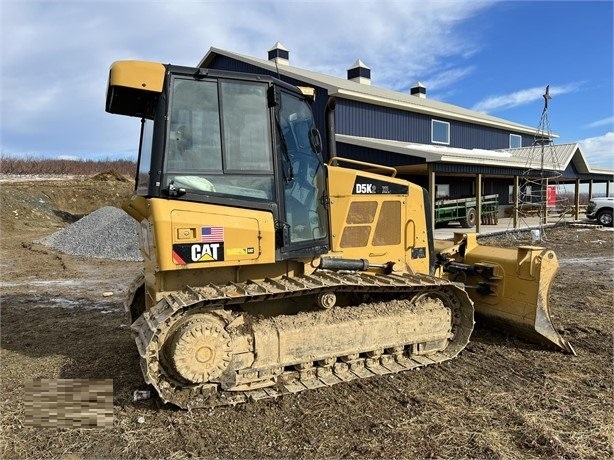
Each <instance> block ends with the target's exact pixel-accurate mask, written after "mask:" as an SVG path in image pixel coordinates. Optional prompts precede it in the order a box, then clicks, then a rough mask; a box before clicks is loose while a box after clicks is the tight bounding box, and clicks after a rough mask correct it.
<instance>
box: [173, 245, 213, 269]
mask: <svg viewBox="0 0 614 460" xmlns="http://www.w3.org/2000/svg"><path fill="white" fill-rule="evenodd" d="M221 260H224V243H192V244H173V261H174V262H175V263H176V264H178V265H186V264H192V263H197V262H219V261H221Z"/></svg>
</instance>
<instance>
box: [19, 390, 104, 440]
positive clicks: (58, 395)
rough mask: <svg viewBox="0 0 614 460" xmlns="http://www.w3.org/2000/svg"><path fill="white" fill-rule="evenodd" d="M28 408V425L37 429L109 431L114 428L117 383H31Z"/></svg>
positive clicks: (27, 399) (27, 402)
mask: <svg viewBox="0 0 614 460" xmlns="http://www.w3.org/2000/svg"><path fill="white" fill-rule="evenodd" d="M25 409H26V419H25V425H26V426H30V427H34V428H108V427H111V426H113V380H111V379H105V380H90V379H34V380H30V381H28V382H27V383H26V400H25Z"/></svg>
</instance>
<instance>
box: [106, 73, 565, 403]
mask: <svg viewBox="0 0 614 460" xmlns="http://www.w3.org/2000/svg"><path fill="white" fill-rule="evenodd" d="M312 99H313V89H310V88H298V87H294V86H291V85H289V84H287V83H285V82H282V81H280V80H278V79H276V78H273V77H269V76H264V75H247V74H238V73H231V72H222V71H214V70H208V69H199V68H190V67H181V66H174V65H163V64H160V63H153V62H142V61H118V62H115V63H114V64H113V65H112V66H111V69H110V74H109V82H108V88H107V98H106V110H107V112H110V113H115V114H120V115H127V116H133V117H139V118H141V135H140V143H139V155H138V167H137V175H136V184H135V191H134V195H133V196H132V198H131V199H129V200H128V201H127V202H126V203H125V205H124V209H125V211H126V212H128V213H129V214H130V215H131V216H132V217H133V218H134V219H136V221H137V222H138V223H139V225H138V228H139V235H140V242H141V252H142V255H143V258H144V261H145V263H144V271H143V274H142V276H140V277H138V278H137V279H136V280H135V281H134V283H133V284H132V286H131V288H130V293H129V298H128V299H127V301H126V309H127V311H128V313H129V315H130V318H131V321H132V326H131V329H132V332H133V335H134V337H135V341H136V345H137V348H138V351H139V354H140V360H141V368H142V371H143V375H144V378H145V381H146V382H147V383H149V384H151V385H152V386H153V387H155V389H156V390H157V392H158V394H159V395H160V397H161V399H162V400H163V401H165V402H170V403H172V404H175V405H177V406H179V407H182V408H193V407H207V406H215V405H224V404H236V403H240V402H244V401H247V400H258V399H263V398H273V397H277V396H280V395H283V394H288V393H296V392H299V391H303V390H306V389H312V388H318V387H322V386H327V385H334V384H336V383H340V382H344V381H349V380H353V379H359V378H366V377H370V376H374V375H382V374H388V373H394V372H400V371H404V370H409V369H413V368H417V367H421V366H426V365H430V364H435V363H440V362H443V361H446V360H448V359H451V358H454V357H455V356H456V355H457V354H458V353H459V352H460V351H461V350H463V348H464V347H465V346H466V344H467V343H468V341H469V338H470V335H471V332H472V330H473V325H474V308H475V311H476V312H477V313H479V314H481V315H483V316H484V317H487V318H490V319H492V320H494V321H495V322H498V323H500V324H501V325H502V327H504V328H506V330H507V331H516V332H519V333H520V334H522V335H523V336H525V337H532V338H535V339H536V340H538V341H540V342H543V343H547V344H550V345H554V346H556V347H559V348H561V349H563V350H566V351H568V352H573V349H572V347H571V345H569V343H568V342H567V341H565V340H564V339H563V338H562V337H561V336H560V335H559V334H558V333H557V332H556V330H555V329H554V327H553V325H552V323H551V320H550V315H549V311H548V296H549V291H550V286H551V282H552V279H553V276H554V275H555V273H556V270H557V267H558V264H557V260H556V256H555V254H554V253H553V252H552V251H549V250H545V249H544V248H540V247H534V246H522V247H519V248H517V249H505V248H495V247H485V246H480V245H479V244H478V243H477V240H476V236H475V234H471V233H459V234H457V235H456V237H455V239H454V241H437V242H436V241H435V240H434V238H433V231H432V228H433V226H432V223H431V222H430V215H431V213H430V211H429V209H428V206H429V198H428V194H427V192H426V191H425V190H424V189H423V188H422V187H419V186H417V185H415V184H412V183H410V182H408V181H406V180H402V179H399V178H397V177H395V176H396V170H395V169H394V168H391V167H386V166H381V165H376V164H371V163H365V162H361V161H356V160H352V159H347V158H340V157H337V156H336V155H335V148H334V147H335V146H334V132H333V128H332V125H333V123H330V125H331V127H329V128H327V129H328V130H329V131H330V132H328V133H327V134H328V139H329V141H328V144H327V145H328V156H329V159H328V161H327V162H324V160H323V154H322V151H323V145H322V137H321V135H320V133H319V131H318V130H317V129H316V127H315V124H314V118H313V113H312V108H311V107H312V104H311V102H312ZM333 110H334V100H332V99H331V100H330V101H329V104H328V109H327V111H328V113H327V117H328V119H331V118H332V116H334V115H331V114H333Z"/></svg>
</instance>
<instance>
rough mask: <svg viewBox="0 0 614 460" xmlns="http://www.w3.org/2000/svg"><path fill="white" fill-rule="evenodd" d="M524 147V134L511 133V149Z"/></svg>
mask: <svg viewBox="0 0 614 460" xmlns="http://www.w3.org/2000/svg"><path fill="white" fill-rule="evenodd" d="M519 147H522V136H519V135H518V134H510V149H517V148H519Z"/></svg>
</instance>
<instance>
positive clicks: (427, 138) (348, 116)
mask: <svg viewBox="0 0 614 460" xmlns="http://www.w3.org/2000/svg"><path fill="white" fill-rule="evenodd" d="M433 119H435V120H440V121H445V122H448V123H450V147H458V148H463V149H473V148H479V149H489V150H492V149H507V148H509V144H510V134H516V133H510V131H507V130H502V129H496V128H491V127H488V126H481V125H473V124H471V123H466V122H462V121H456V120H451V119H447V118H444V117H432V116H430V115H424V114H421V113H415V112H407V111H404V110H399V109H394V108H390V107H383V106H378V105H371V104H366V103H364V102H358V101H353V100H347V99H339V100H338V101H337V114H336V117H335V123H336V128H337V133H339V134H347V135H350V136H362V137H373V138H377V139H391V140H397V141H403V142H415V143H419V144H431V120H433ZM522 143H523V146H524V145H531V144H532V143H533V138H532V137H531V136H525V135H523V136H522Z"/></svg>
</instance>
